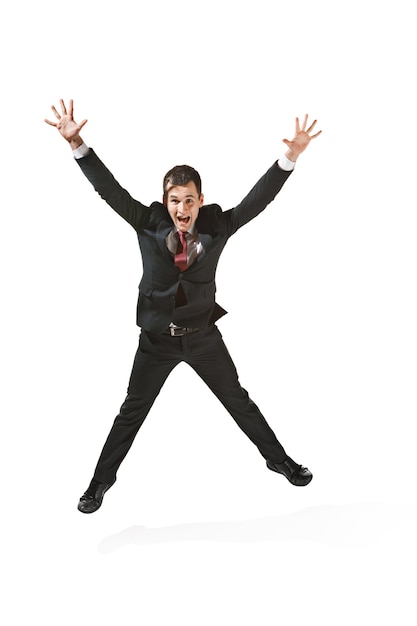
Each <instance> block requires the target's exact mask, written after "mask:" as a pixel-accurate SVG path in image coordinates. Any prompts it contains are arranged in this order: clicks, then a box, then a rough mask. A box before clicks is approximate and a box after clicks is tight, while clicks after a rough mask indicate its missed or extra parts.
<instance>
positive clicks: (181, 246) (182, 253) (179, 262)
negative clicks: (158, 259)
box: [174, 230, 188, 272]
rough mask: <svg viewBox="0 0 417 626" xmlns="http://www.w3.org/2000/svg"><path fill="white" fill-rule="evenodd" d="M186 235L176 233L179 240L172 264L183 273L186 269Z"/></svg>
mask: <svg viewBox="0 0 417 626" xmlns="http://www.w3.org/2000/svg"><path fill="white" fill-rule="evenodd" d="M185 235H186V233H183V232H182V231H181V230H179V231H178V236H179V238H180V240H179V242H178V248H177V254H176V255H175V257H174V263H175V265H176V266H177V267H178V269H179V270H180V272H184V270H186V269H187V267H188V263H187V238H186V236H185Z"/></svg>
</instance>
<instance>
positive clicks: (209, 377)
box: [94, 326, 286, 483]
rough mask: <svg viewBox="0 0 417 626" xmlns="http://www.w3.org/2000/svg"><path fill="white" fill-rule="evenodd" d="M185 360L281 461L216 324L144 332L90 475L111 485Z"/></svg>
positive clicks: (254, 438)
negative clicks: (187, 330)
mask: <svg viewBox="0 0 417 626" xmlns="http://www.w3.org/2000/svg"><path fill="white" fill-rule="evenodd" d="M182 361H184V362H185V363H188V364H189V365H190V366H191V367H192V368H193V369H194V370H195V372H196V373H197V374H198V375H199V376H200V377H201V378H202V379H203V380H204V382H205V383H206V384H207V385H208V386H209V388H210V389H211V390H212V392H213V393H214V394H215V395H216V396H217V398H218V399H219V400H220V402H221V403H222V404H223V406H224V407H225V408H226V409H227V411H228V412H229V413H230V415H231V416H232V417H233V419H234V420H235V422H236V423H237V425H238V426H239V427H240V428H241V429H242V430H243V432H244V433H245V434H246V435H247V436H248V437H249V439H250V440H251V441H252V442H253V443H254V444H255V445H256V446H257V447H258V449H259V451H260V453H261V455H262V456H263V457H264V458H265V459H269V460H271V461H273V462H276V463H279V462H281V461H282V460H284V458H285V456H286V453H285V450H284V448H283V447H282V445H281V444H280V443H279V441H278V440H277V438H276V436H275V435H274V433H273V431H272V430H271V428H270V427H269V426H268V424H267V422H266V420H265V418H264V416H263V415H262V413H261V412H260V410H259V409H258V407H257V406H256V404H255V403H254V402H253V401H252V400H251V399H250V397H249V395H248V393H247V391H246V390H245V389H243V387H241V385H240V383H239V379H238V375H237V372H236V368H235V366H234V363H233V361H232V359H231V357H230V355H229V352H228V350H227V348H226V346H225V344H224V342H223V339H222V336H221V333H220V331H219V330H218V328H217V327H216V326H211V327H210V328H207V329H203V330H200V331H197V332H195V333H192V334H188V335H183V336H182V337H171V335H169V334H163V335H157V334H154V333H150V332H147V331H144V330H142V332H141V334H140V338H139V347H138V350H137V353H136V356H135V360H134V363H133V369H132V373H131V376H130V381H129V386H128V391H127V396H126V399H125V401H124V403H123V404H122V406H121V408H120V412H119V414H118V415H117V417H116V419H115V421H114V424H113V426H112V428H111V430H110V433H109V435H108V437H107V440H106V443H105V444H104V447H103V450H102V452H101V455H100V458H99V460H98V463H97V466H96V469H95V472H94V478H95V479H96V480H98V481H100V482H104V483H112V482H113V481H114V480H115V478H116V473H117V470H118V468H119V466H120V464H121V463H122V461H123V459H124V458H125V456H126V454H127V453H128V451H129V449H130V447H131V445H132V443H133V440H134V438H135V436H136V434H137V432H138V430H139V428H140V427H141V426H142V424H143V422H144V420H145V418H146V416H147V415H148V413H149V410H150V409H151V407H152V405H153V403H154V401H155V399H156V397H157V395H158V394H159V392H160V390H161V387H162V385H163V384H164V382H165V381H166V379H167V377H168V375H169V374H170V372H172V370H173V369H174V367H175V366H176V365H178V363H181V362H182Z"/></svg>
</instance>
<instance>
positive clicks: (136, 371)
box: [78, 331, 181, 513]
mask: <svg viewBox="0 0 417 626" xmlns="http://www.w3.org/2000/svg"><path fill="white" fill-rule="evenodd" d="M167 338H168V337H165V336H159V335H152V334H151V333H146V332H145V331H142V333H141V336H140V340H139V348H138V350H137V352H136V356H135V360H134V363H133V368H132V373H131V376H130V381H129V386H128V393H127V396H126V399H125V401H124V403H123V404H122V406H121V408H120V412H119V415H118V416H117V417H116V419H115V421H114V423H113V426H112V428H111V430H110V433H109V435H108V437H107V440H106V443H105V444H104V447H103V450H102V452H101V454H100V458H99V460H98V463H97V466H96V469H95V472H94V477H93V479H92V481H91V483H90V485H89V487H88V489H87V491H86V492H85V493H84V494H83V495H82V496H81V498H80V501H79V503H78V510H79V511H81V512H82V513H94V512H95V511H97V509H99V508H100V506H101V503H102V501H103V497H104V494H105V493H106V491H107V490H108V489H109V488H110V487H111V486H112V485H113V483H114V482H115V480H116V474H117V470H118V468H119V466H120V464H121V463H122V461H123V459H124V458H125V456H126V454H127V453H128V451H129V449H130V447H131V445H132V443H133V441H134V439H135V437H136V434H137V432H138V430H139V428H140V427H141V426H142V424H143V422H144V420H145V418H146V416H147V414H148V413H149V410H150V408H151V407H152V404H153V403H154V401H155V398H156V397H157V395H158V393H159V392H160V390H161V387H162V385H163V384H164V382H165V380H166V379H167V377H168V375H169V373H170V372H171V371H172V370H173V368H174V367H175V366H176V365H177V364H178V363H179V361H180V360H181V358H180V356H178V352H176V350H175V348H176V346H177V344H175V343H174V344H172V343H167V342H166V339H167ZM165 344H166V345H165Z"/></svg>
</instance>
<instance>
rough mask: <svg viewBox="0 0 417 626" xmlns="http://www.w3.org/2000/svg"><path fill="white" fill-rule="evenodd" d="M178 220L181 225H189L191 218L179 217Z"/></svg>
mask: <svg viewBox="0 0 417 626" xmlns="http://www.w3.org/2000/svg"><path fill="white" fill-rule="evenodd" d="M177 220H178V221H179V222H180V224H188V222H189V221H190V216H188V217H180V216H179V215H178V216H177Z"/></svg>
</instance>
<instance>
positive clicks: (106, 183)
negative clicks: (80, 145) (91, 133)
mask: <svg viewBox="0 0 417 626" xmlns="http://www.w3.org/2000/svg"><path fill="white" fill-rule="evenodd" d="M76 161H77V163H78V165H79V166H80V168H81V170H82V172H83V173H84V175H85V176H86V178H87V179H88V180H89V181H90V183H91V184H92V185H93V187H94V189H95V190H96V191H97V193H98V194H99V195H100V196H101V198H103V200H105V201H106V202H107V204H109V205H110V206H111V207H112V209H114V210H115V211H116V213H118V214H119V215H120V216H121V217H123V219H125V220H126V221H127V222H128V223H129V224H130V225H131V226H133V228H134V229H135V230H139V229H140V228H143V227H146V225H147V223H148V221H149V219H150V218H151V213H152V211H151V209H150V208H149V207H147V206H145V205H144V204H142V203H141V202H138V200H135V199H134V198H132V196H131V195H130V194H129V193H128V192H127V191H126V189H123V187H122V186H121V185H120V184H119V183H118V182H117V180H116V179H115V178H114V176H113V174H112V173H111V172H110V171H109V170H108V169H107V167H106V166H105V165H104V163H102V161H100V159H99V158H98V156H97V155H96V153H95V152H94V150H92V149H91V148H90V151H89V153H88V154H87V155H86V156H85V157H82V158H81V159H76Z"/></svg>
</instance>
